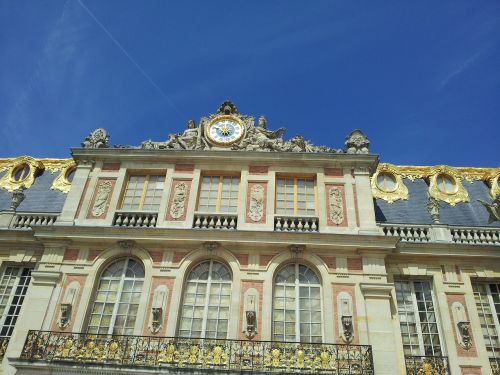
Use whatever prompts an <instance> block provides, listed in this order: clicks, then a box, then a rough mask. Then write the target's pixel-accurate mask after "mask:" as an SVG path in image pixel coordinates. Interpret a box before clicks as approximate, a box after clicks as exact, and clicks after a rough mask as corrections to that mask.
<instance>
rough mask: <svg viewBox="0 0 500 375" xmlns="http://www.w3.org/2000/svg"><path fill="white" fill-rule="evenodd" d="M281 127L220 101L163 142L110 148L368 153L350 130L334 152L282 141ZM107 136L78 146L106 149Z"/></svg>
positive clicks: (298, 140) (300, 140)
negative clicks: (212, 110) (273, 127)
mask: <svg viewBox="0 0 500 375" xmlns="http://www.w3.org/2000/svg"><path fill="white" fill-rule="evenodd" d="M284 133H285V128H279V129H277V130H269V129H267V120H266V118H265V117H264V116H261V117H259V119H258V123H257V126H256V125H255V119H254V117H252V116H246V115H242V114H240V113H239V111H238V109H237V108H236V106H235V105H234V104H233V103H232V102H231V101H229V100H226V101H224V102H223V103H222V104H221V105H220V107H219V108H218V110H217V112H215V113H213V114H211V115H209V116H208V117H202V118H201V120H200V123H199V124H198V125H197V124H196V122H195V121H194V120H189V121H188V123H187V128H186V130H184V132H183V133H182V134H179V133H177V134H169V135H168V139H167V140H166V141H161V142H157V141H152V140H151V139H149V140H146V141H144V142H142V143H141V145H140V146H139V147H133V146H121V145H118V146H113V147H115V148H140V149H146V150H236V151H258V152H273V151H274V152H305V153H334V154H368V153H369V152H370V151H369V146H370V141H369V140H368V138H367V137H366V136H365V135H364V134H363V132H361V130H358V129H356V130H354V131H353V132H352V133H351V134H349V135H348V136H347V138H346V142H345V145H346V148H345V149H344V150H342V149H334V148H330V147H328V146H316V145H314V144H313V143H311V142H310V141H309V140H307V139H305V138H304V137H303V136H301V135H295V136H293V137H292V138H291V139H289V140H284V139H283V135H284ZM108 140H109V135H108V134H107V132H106V130H104V129H103V128H99V129H96V130H95V131H94V132H92V133H91V134H90V135H89V136H88V137H87V138H85V141H84V142H83V143H82V147H83V148H106V147H109V145H108Z"/></svg>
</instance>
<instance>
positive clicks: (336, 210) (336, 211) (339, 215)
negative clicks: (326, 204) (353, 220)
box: [329, 187, 344, 225]
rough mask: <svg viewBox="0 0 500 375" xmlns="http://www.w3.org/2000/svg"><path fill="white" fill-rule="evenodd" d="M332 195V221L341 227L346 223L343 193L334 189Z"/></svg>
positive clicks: (331, 191)
mask: <svg viewBox="0 0 500 375" xmlns="http://www.w3.org/2000/svg"><path fill="white" fill-rule="evenodd" d="M329 195H330V220H331V221H332V223H333V224H336V225H340V224H342V222H343V221H344V207H343V202H342V191H341V190H340V189H339V188H337V187H332V188H331V189H330V191H329Z"/></svg>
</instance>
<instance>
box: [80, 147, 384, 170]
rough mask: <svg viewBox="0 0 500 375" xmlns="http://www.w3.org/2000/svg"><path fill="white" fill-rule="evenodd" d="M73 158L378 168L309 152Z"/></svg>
mask: <svg viewBox="0 0 500 375" xmlns="http://www.w3.org/2000/svg"><path fill="white" fill-rule="evenodd" d="M71 154H72V156H73V158H74V159H75V160H76V161H77V162H78V161H80V160H82V161H83V160H85V161H87V160H95V161H97V160H100V161H110V160H113V161H117V160H119V161H121V162H125V161H135V162H157V163H160V162H161V163H165V162H170V163H186V162H189V163H203V164H220V163H224V164H229V165H236V164H242V163H246V164H249V163H260V164H264V165H284V164H287V163H290V164H293V165H300V166H310V165H311V163H314V164H315V165H317V166H325V167H331V166H332V165H335V164H337V165H339V166H341V165H351V166H360V167H364V168H369V169H370V170H372V172H373V170H375V168H376V166H377V164H378V155H376V154H329V153H306V152H293V153H290V152H279V151H274V152H264V151H231V150H149V149H128V148H123V149H122V148H97V149H86V148H73V149H71Z"/></svg>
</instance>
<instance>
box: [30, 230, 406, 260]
mask: <svg viewBox="0 0 500 375" xmlns="http://www.w3.org/2000/svg"><path fill="white" fill-rule="evenodd" d="M33 235H34V237H35V238H36V239H37V240H39V241H40V242H42V243H45V242H47V241H51V242H52V241H53V240H54V239H59V240H70V241H72V242H73V243H76V242H79V243H89V244H96V243H101V244H107V245H109V244H112V243H116V241H119V240H124V239H132V240H134V241H135V242H136V243H137V244H138V245H143V246H152V245H162V244H163V245H164V244H169V245H171V246H176V245H178V246H186V245H188V244H193V245H199V244H201V243H203V242H206V241H216V242H219V243H221V244H223V245H225V246H231V245H243V246H252V247H254V248H269V247H273V246H274V247H286V246H289V245H290V244H304V245H306V249H307V251H308V250H311V251H316V250H321V249H332V248H335V249H338V250H339V251H342V250H345V251H348V252H353V253H357V252H359V251H360V250H363V251H365V252H369V251H370V250H373V251H374V252H377V253H380V252H391V251H393V250H394V249H395V248H396V243H397V241H398V239H397V238H395V237H386V236H380V235H357V234H356V235H354V234H331V233H314V234H307V233H279V232H264V231H262V232H256V231H244V230H238V231H204V230H192V229H170V228H147V229H145V228H113V227H109V228H103V227H74V226H67V227H66V226H54V227H38V228H36V230H35V231H34V232H33Z"/></svg>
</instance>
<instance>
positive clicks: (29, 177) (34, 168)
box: [0, 156, 43, 192]
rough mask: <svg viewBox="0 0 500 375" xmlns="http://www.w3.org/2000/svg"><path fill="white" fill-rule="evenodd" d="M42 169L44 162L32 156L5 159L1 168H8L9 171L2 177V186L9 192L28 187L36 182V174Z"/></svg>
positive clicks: (0, 181) (0, 180) (0, 185)
mask: <svg viewBox="0 0 500 375" xmlns="http://www.w3.org/2000/svg"><path fill="white" fill-rule="evenodd" d="M41 169H43V164H42V163H41V162H40V161H39V160H36V159H34V158H32V157H31V156H19V157H17V158H11V159H4V160H2V163H1V166H0V170H7V173H5V175H4V176H3V177H2V178H1V179H0V187H1V188H4V189H6V190H7V191H9V192H13V191H14V190H17V189H19V188H21V187H24V188H26V189H28V188H30V187H31V185H33V183H34V182H35V175H36V173H37V172H38V171H39V170H41Z"/></svg>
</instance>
